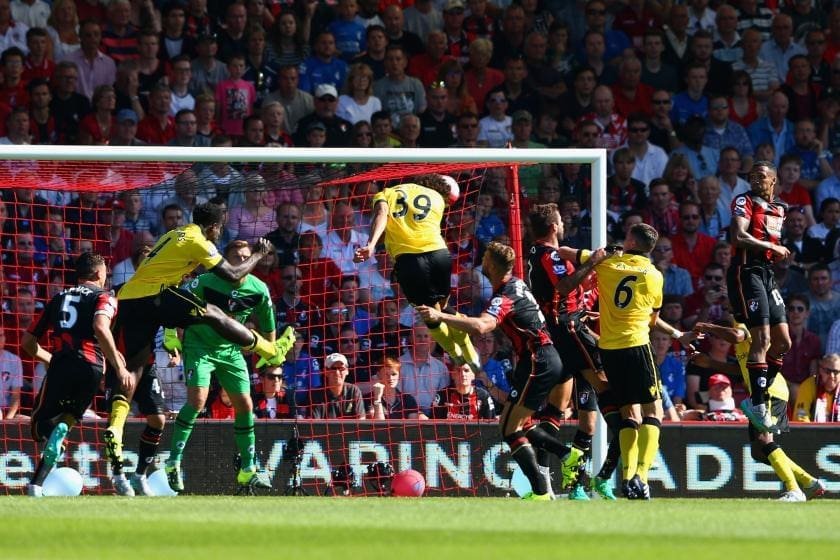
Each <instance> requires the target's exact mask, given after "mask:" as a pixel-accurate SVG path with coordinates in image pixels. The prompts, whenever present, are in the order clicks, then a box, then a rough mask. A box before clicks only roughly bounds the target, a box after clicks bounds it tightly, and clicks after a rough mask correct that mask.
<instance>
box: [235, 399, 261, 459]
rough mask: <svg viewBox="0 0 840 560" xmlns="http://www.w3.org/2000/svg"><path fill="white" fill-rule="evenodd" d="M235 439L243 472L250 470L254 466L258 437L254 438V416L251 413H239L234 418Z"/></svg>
mask: <svg viewBox="0 0 840 560" xmlns="http://www.w3.org/2000/svg"><path fill="white" fill-rule="evenodd" d="M233 437H234V439H235V440H236V448H237V449H238V450H239V456H240V457H241V460H242V464H241V469H242V470H246V471H247V470H249V469H251V467H253V466H254V452H255V449H256V437H255V436H254V415H253V414H252V413H251V412H245V413H241V414H240V413H237V414H236V416H234V418H233Z"/></svg>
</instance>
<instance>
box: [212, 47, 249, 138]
mask: <svg viewBox="0 0 840 560" xmlns="http://www.w3.org/2000/svg"><path fill="white" fill-rule="evenodd" d="M227 71H228V79H226V80H222V81H221V82H219V83H218V84H217V85H216V105H217V109H218V118H219V126H220V127H221V128H222V130H223V131H224V133H225V134H227V135H228V136H233V137H238V136H242V125H243V120H244V119H245V117H247V116H249V115H250V114H251V112H252V111H253V107H254V104H255V103H256V101H257V91H256V88H254V84H252V83H251V82H248V81H245V80H243V79H242V75H243V74H244V73H245V57H244V56H243V55H238V54H235V55H231V57H230V58H229V60H228V63H227Z"/></svg>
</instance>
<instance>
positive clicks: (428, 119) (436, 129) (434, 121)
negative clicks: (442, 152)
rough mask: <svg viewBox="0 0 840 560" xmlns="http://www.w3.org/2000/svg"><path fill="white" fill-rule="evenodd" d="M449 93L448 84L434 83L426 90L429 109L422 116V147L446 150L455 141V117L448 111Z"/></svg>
mask: <svg viewBox="0 0 840 560" xmlns="http://www.w3.org/2000/svg"><path fill="white" fill-rule="evenodd" d="M448 100H449V93H448V91H447V89H446V84H444V83H443V82H433V83H432V84H431V85H430V86H429V88H428V89H427V90H426V101H427V104H428V105H427V107H426V110H425V111H423V113H421V115H420V129H421V132H420V140H419V142H420V145H421V146H423V147H424V148H446V147H448V146H451V145H452V143H453V142H454V141H455V134H454V132H455V116H454V115H453V114H451V113H450V112H449V111H447V110H446V107H447V103H448Z"/></svg>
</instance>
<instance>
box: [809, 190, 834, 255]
mask: <svg viewBox="0 0 840 560" xmlns="http://www.w3.org/2000/svg"><path fill="white" fill-rule="evenodd" d="M838 223H840V200H838V199H836V198H826V199H823V201H822V203H821V204H820V221H819V223H817V224H814V225H812V226H811V227H809V228H808V231H807V235H808V237H813V238H814V239H817V240H819V241H820V242H821V243H825V241H826V238H827V237H828V234H829V233H830V232H831V231H832V230H834V228H836V227H837V224H838ZM831 257H832V258H833V257H834V255H833V254H832V255H831Z"/></svg>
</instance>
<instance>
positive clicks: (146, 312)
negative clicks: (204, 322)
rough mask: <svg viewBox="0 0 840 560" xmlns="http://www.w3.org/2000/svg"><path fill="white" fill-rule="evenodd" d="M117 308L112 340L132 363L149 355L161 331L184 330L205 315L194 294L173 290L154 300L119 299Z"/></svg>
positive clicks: (200, 301) (160, 294)
mask: <svg viewBox="0 0 840 560" xmlns="http://www.w3.org/2000/svg"><path fill="white" fill-rule="evenodd" d="M119 306H120V311H119V313H117V321H116V326H115V327H114V332H115V335H116V336H115V338H116V340H117V346H118V347H119V349H120V351H121V352H122V353H123V355H124V356H125V359H126V360H127V361H128V362H130V363H132V362H134V361H135V360H134V358H136V357H137V356H138V355H140V354H141V353H145V354H146V355H148V354H150V353H151V351H152V350H153V349H154V346H155V344H154V341H155V335H156V334H157V331H158V329H159V328H160V327H167V328H174V327H178V328H182V329H184V328H187V327H188V326H190V325H192V324H195V323H197V322H198V320H199V318H200V317H201V316H202V315H204V312H205V306H206V304H205V303H204V301H202V300H201V298H199V297H198V296H196V295H195V294H193V293H191V292H188V291H187V290H182V289H180V288H175V287H172V288H166V289H164V290H163V291H162V292H160V293H159V294H156V295H153V296H146V297H142V298H136V299H121V300H119Z"/></svg>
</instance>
